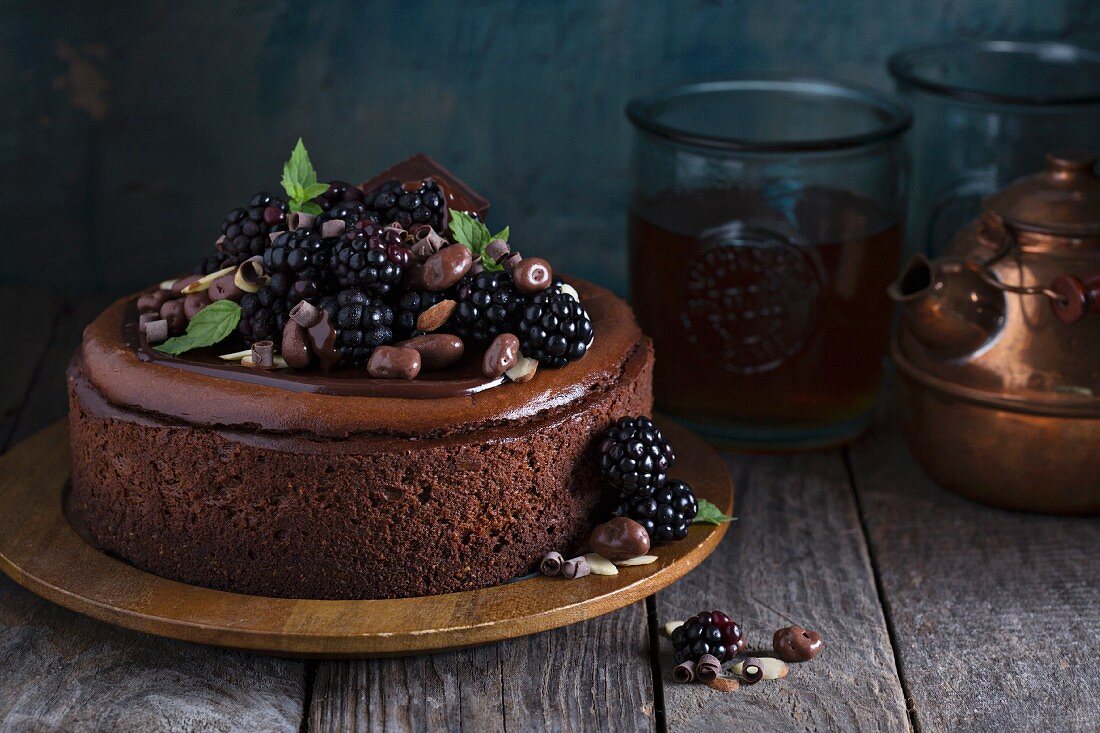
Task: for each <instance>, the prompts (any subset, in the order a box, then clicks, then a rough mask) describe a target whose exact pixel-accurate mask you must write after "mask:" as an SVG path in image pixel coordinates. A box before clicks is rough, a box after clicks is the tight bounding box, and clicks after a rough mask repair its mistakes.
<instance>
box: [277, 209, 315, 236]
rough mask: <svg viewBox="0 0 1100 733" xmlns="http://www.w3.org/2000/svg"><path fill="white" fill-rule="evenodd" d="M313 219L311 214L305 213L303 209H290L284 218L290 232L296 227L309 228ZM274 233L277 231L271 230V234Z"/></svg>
mask: <svg viewBox="0 0 1100 733" xmlns="http://www.w3.org/2000/svg"><path fill="white" fill-rule="evenodd" d="M313 219H314V217H313V214H307V213H305V212H304V211H292V212H290V216H288V217H287V219H286V226H287V229H289V230H290V231H292V232H293V231H295V230H297V229H309V228H310V227H311V226H313ZM275 234H278V232H272V235H275Z"/></svg>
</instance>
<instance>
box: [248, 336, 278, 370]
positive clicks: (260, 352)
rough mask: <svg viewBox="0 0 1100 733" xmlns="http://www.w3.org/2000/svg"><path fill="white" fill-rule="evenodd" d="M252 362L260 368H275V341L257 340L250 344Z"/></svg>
mask: <svg viewBox="0 0 1100 733" xmlns="http://www.w3.org/2000/svg"><path fill="white" fill-rule="evenodd" d="M252 363H253V364H255V365H256V366H258V367H260V368H261V369H274V368H275V343H274V342H273V341H257V342H256V343H254V344H252Z"/></svg>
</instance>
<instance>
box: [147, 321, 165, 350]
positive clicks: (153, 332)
mask: <svg viewBox="0 0 1100 733" xmlns="http://www.w3.org/2000/svg"><path fill="white" fill-rule="evenodd" d="M143 330H144V331H145V340H146V341H148V342H149V343H151V344H159V343H160V342H161V341H165V340H167V338H168V321H166V320H164V319H163V318H161V319H159V320H156V321H149V322H148V323H146V324H145V326H144V327H143Z"/></svg>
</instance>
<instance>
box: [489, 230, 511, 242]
mask: <svg viewBox="0 0 1100 733" xmlns="http://www.w3.org/2000/svg"><path fill="white" fill-rule="evenodd" d="M510 229H511V227H504V228H503V229H501V230H500V231H499V232H497V233H496V234H494V235H493V236H492V239H503V240H504V241H505V242H507V241H508V231H509V230H510Z"/></svg>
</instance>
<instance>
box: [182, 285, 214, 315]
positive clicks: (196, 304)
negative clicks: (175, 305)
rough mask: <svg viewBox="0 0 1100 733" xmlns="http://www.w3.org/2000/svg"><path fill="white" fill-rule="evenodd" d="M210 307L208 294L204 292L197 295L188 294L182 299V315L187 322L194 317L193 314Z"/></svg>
mask: <svg viewBox="0 0 1100 733" xmlns="http://www.w3.org/2000/svg"><path fill="white" fill-rule="evenodd" d="M208 305H210V294H209V293H207V291H205V290H201V291H199V292H197V293H189V294H188V295H186V296H184V298H183V314H184V315H185V316H187V320H189V321H190V320H191V319H192V318H194V317H195V314H196V313H198V312H199V311H201V310H202V309H203V308H205V307H206V306H208Z"/></svg>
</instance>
